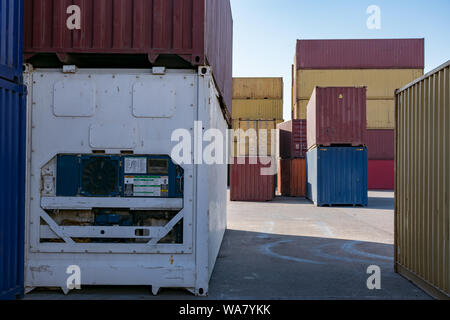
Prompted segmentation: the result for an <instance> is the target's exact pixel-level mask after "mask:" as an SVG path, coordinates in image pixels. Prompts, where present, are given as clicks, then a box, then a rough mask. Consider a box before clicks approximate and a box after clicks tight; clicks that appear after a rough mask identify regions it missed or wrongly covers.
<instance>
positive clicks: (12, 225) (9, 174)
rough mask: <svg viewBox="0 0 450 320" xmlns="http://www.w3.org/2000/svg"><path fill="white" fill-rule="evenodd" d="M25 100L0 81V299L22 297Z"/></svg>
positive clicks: (15, 87) (18, 87)
mask: <svg viewBox="0 0 450 320" xmlns="http://www.w3.org/2000/svg"><path fill="white" fill-rule="evenodd" d="M25 122H26V101H25V88H24V86H22V85H17V84H13V83H11V82H7V81H4V80H0V172H1V173H2V174H1V179H0V190H1V192H0V299H15V297H16V296H17V295H22V294H23V266H24V257H23V250H24V228H25V227H24V219H25V213H24V211H25V204H24V201H25V152H26V149H25V143H26V123H25Z"/></svg>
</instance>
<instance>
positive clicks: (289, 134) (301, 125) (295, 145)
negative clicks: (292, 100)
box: [278, 120, 308, 159]
mask: <svg viewBox="0 0 450 320" xmlns="http://www.w3.org/2000/svg"><path fill="white" fill-rule="evenodd" d="M278 129H279V130H280V143H279V145H280V157H281V158H282V159H290V158H304V157H305V155H306V151H307V150H308V146H307V141H306V130H307V129H306V120H291V121H286V122H283V123H280V124H279V125H278Z"/></svg>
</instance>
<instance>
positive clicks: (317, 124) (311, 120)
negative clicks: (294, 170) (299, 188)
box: [306, 87, 368, 206]
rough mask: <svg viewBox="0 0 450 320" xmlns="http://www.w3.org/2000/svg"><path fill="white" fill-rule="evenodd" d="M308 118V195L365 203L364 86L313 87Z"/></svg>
mask: <svg viewBox="0 0 450 320" xmlns="http://www.w3.org/2000/svg"><path fill="white" fill-rule="evenodd" d="M307 118H308V119H307V123H308V128H307V132H308V133H307V141H308V152H307V154H306V167H307V197H308V198H309V199H310V200H311V201H313V202H314V204H316V205H318V206H325V205H328V206H333V205H353V206H356V205H361V206H367V204H368V189H367V147H366V146H365V144H366V142H365V140H366V88H365V87H360V88H357V87H328V88H322V87H316V88H315V89H314V91H313V95H312V97H311V99H310V101H309V103H308V106H307Z"/></svg>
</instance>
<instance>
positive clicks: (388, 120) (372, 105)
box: [295, 98, 395, 130]
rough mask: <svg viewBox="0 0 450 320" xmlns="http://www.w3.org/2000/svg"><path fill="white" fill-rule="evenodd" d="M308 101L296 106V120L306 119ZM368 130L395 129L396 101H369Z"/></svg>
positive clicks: (300, 102) (298, 102)
mask: <svg viewBox="0 0 450 320" xmlns="http://www.w3.org/2000/svg"><path fill="white" fill-rule="evenodd" d="M308 103H309V99H308V100H298V101H297V104H296V108H295V111H296V116H295V118H296V119H306V109H307V107H308ZM366 103H367V128H368V129H392V130H393V129H394V126H395V100H394V99H389V100H372V99H370V98H368V99H367V102H366Z"/></svg>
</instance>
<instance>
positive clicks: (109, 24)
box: [24, 0, 233, 115]
mask: <svg viewBox="0 0 450 320" xmlns="http://www.w3.org/2000/svg"><path fill="white" fill-rule="evenodd" d="M71 5H77V6H78V7H79V8H80V10H81V21H80V29H72V30H69V28H68V27H67V22H68V20H69V22H73V21H71V20H70V19H69V18H70V17H71V15H72V14H73V13H74V11H72V13H70V14H68V13H67V10H68V7H69V6H71ZM24 37H25V40H24V53H25V58H27V59H30V58H31V57H33V56H35V55H37V54H40V53H43V54H53V55H56V56H57V58H58V59H59V60H60V61H61V62H63V63H69V64H78V65H79V62H80V61H81V60H80V54H121V55H122V57H119V58H117V57H116V58H112V59H111V58H105V57H104V56H100V57H97V58H96V57H95V56H91V57H89V58H87V59H86V60H85V61H87V62H88V63H94V62H96V61H97V62H98V61H101V62H102V63H105V61H108V63H109V64H108V65H107V67H115V64H116V63H120V62H121V60H123V59H124V58H126V57H125V56H124V55H125V54H126V55H143V56H144V59H145V57H147V58H148V60H147V61H149V62H150V63H151V64H154V63H156V62H158V61H157V60H158V58H159V57H160V55H164V56H163V57H164V58H167V56H166V55H176V56H178V57H180V58H181V59H184V61H186V63H187V64H188V65H189V64H190V65H192V66H201V65H210V66H211V67H212V70H213V74H214V78H215V81H216V83H217V86H218V89H219V91H220V93H221V94H222V97H223V99H224V101H225V104H226V106H227V107H228V109H229V112H230V115H231V99H232V50H233V48H232V47H233V18H232V13H231V5H230V1H229V0H25V30H24ZM73 54H78V56H74V55H73ZM36 61H38V60H36V59H33V60H32V63H33V64H34V65H35V66H37V67H40V65H39V64H36V63H37V62H36ZM144 61H145V60H144ZM74 62H75V63H74ZM46 63H48V62H46ZM177 63H178V64H179V63H180V62H177ZM147 64H148V62H147ZM158 64H162V65H164V66H166V67H171V65H167V60H164V59H163V61H162V62H161V61H159V62H158ZM79 66H80V65H79ZM83 67H90V66H89V65H88V66H84V65H83Z"/></svg>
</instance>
